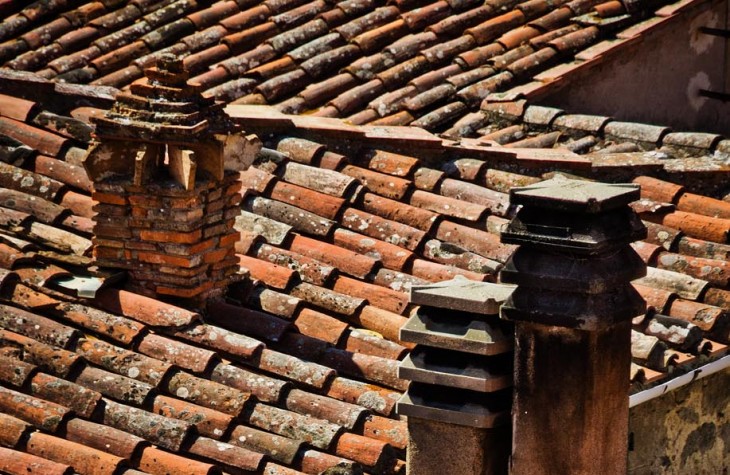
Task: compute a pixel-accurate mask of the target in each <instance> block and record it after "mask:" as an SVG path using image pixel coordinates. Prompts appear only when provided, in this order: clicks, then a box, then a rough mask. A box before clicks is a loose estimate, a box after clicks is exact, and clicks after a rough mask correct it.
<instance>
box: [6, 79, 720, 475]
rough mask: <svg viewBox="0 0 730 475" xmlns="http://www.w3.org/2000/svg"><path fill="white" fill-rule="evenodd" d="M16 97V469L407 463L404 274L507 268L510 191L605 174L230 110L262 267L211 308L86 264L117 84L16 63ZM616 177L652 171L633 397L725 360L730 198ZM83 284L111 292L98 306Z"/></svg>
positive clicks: (255, 264)
mask: <svg viewBox="0 0 730 475" xmlns="http://www.w3.org/2000/svg"><path fill="white" fill-rule="evenodd" d="M31 86H32V87H31ZM3 88H4V89H3V91H4V92H5V93H7V94H12V95H7V94H6V95H3V96H0V99H1V100H2V104H3V107H2V108H1V109H0V114H1V115H2V117H0V127H1V129H0V131H1V133H2V137H3V142H2V147H1V148H0V151H1V152H2V163H0V180H1V182H0V183H1V184H2V186H3V188H2V189H1V193H2V195H3V198H2V202H1V203H0V205H1V206H2V207H0V216H2V220H0V241H1V243H0V266H1V267H2V268H4V269H5V270H3V271H2V272H1V273H0V274H1V275H2V285H1V286H0V290H1V291H2V292H0V293H1V294H2V303H1V304H0V305H1V306H0V342H1V343H0V357H1V358H2V360H3V362H4V363H5V364H3V365H0V366H1V367H2V368H4V370H3V371H0V386H1V387H0V392H1V393H0V445H2V446H3V448H2V449H1V450H3V451H4V452H7V454H8V455H9V456H3V457H0V460H2V461H3V462H1V463H4V464H5V465H3V466H2V467H1V468H2V470H6V471H9V472H11V473H15V472H14V471H17V467H25V466H37V467H41V470H43V471H44V473H55V471H58V473H66V472H65V471H66V470H68V467H69V466H70V467H73V470H74V471H77V472H81V473H96V472H101V473H112V471H113V470H115V469H116V470H118V472H117V473H128V474H130V475H131V474H133V473H139V472H148V473H179V472H180V470H181V468H180V467H185V469H184V471H185V473H198V472H200V473H217V472H219V471H224V472H229V473H234V472H236V470H238V472H244V473H245V472H252V473H267V474H291V473H298V472H304V473H320V472H321V471H323V470H324V469H326V468H328V467H331V466H333V465H337V464H343V465H344V466H350V467H353V466H358V467H363V468H364V470H365V472H368V473H397V472H400V471H402V470H404V450H405V446H406V441H407V436H406V428H405V422H404V421H402V420H399V419H398V417H397V416H396V415H395V414H394V412H393V409H394V406H395V402H396V400H397V399H398V397H399V396H400V394H401V393H402V391H403V390H404V389H405V388H406V384H407V383H406V382H405V381H403V380H401V379H399V378H398V376H397V366H398V363H399V361H400V360H401V359H402V358H404V357H405V355H406V354H407V353H408V351H409V348H410V347H411V345H409V344H406V343H403V342H400V341H399V340H398V330H399V328H400V327H401V325H402V324H403V323H404V322H405V321H406V319H407V317H408V316H409V315H411V314H412V312H413V311H414V310H415V306H414V305H409V303H408V289H409V287H410V286H411V285H412V284H414V283H419V284H420V283H427V282H435V281H442V280H447V279H451V278H452V277H454V276H456V275H462V276H464V277H466V278H468V279H472V280H477V281H494V280H495V279H496V278H497V274H498V271H499V269H500V268H501V266H502V265H503V264H504V263H505V262H506V260H507V259H508V258H509V257H510V255H511V254H512V252H513V250H514V247H513V246H511V245H505V244H501V243H500V241H499V233H500V230H501V228H502V226H503V225H504V224H505V223H506V222H507V220H508V219H509V218H510V217H511V216H512V214H513V212H514V208H513V207H512V206H511V205H510V202H509V194H508V191H509V189H510V188H511V187H512V186H517V185H525V184H530V183H535V182H537V181H540V180H542V179H544V178H546V177H548V176H553V174H554V172H555V171H556V170H560V171H562V172H564V173H567V174H571V175H573V176H583V177H585V178H586V179H592V178H602V179H604V178H605V177H607V176H609V177H610V176H611V174H607V173H606V170H605V169H603V168H602V167H601V166H600V164H599V163H596V162H594V161H592V158H591V157H592V155H588V156H587V157H584V156H579V155H576V154H571V153H566V152H565V151H564V150H560V151H559V152H560V153H555V151H551V150H543V149H535V150H527V149H516V148H513V149H509V148H501V147H498V146H496V145H494V144H489V143H479V141H478V140H463V141H462V143H460V144H459V143H457V142H454V141H451V140H449V139H443V138H439V137H437V136H435V135H431V134H430V133H428V132H425V131H423V130H420V129H415V128H403V127H390V126H352V125H348V124H346V123H343V122H341V121H339V120H335V119H325V118H318V117H302V116H286V115H283V114H281V113H278V112H276V111H272V110H271V109H268V108H262V107H259V106H231V107H229V108H228V109H227V110H228V112H229V114H230V115H231V116H232V117H233V119H234V120H236V121H239V122H240V123H241V124H242V125H244V126H245V128H246V132H247V133H255V134H257V135H258V136H259V137H260V139H261V141H262V142H263V146H264V148H262V150H261V152H260V153H259V154H258V157H257V159H256V161H255V163H254V166H253V167H251V168H250V169H248V170H247V171H246V172H243V173H242V174H241V179H242V181H243V185H244V189H243V191H242V192H241V198H242V199H241V214H240V216H239V218H238V219H237V226H238V228H239V229H240V230H241V231H242V233H241V239H240V241H239V242H238V243H237V244H236V250H237V253H238V258H239V261H240V263H241V266H242V271H243V268H245V272H247V273H248V275H249V277H250V279H248V280H245V281H244V282H243V283H241V284H236V285H235V286H234V287H232V288H231V291H230V293H229V297H230V298H229V300H228V301H227V302H225V303H216V304H213V305H211V306H210V307H209V308H208V310H207V312H206V313H205V314H203V315H201V314H199V313H196V312H194V311H190V310H185V309H183V308H180V307H176V306H173V305H171V304H169V303H164V302H161V301H158V300H154V299H150V298H148V297H143V296H140V295H137V294H134V293H131V292H128V291H124V290H120V285H121V284H120V283H119V282H116V281H115V277H116V276H115V275H113V274H111V275H110V274H109V273H108V271H103V270H99V269H97V268H95V267H94V265H93V264H94V263H93V261H92V259H91V258H90V252H91V244H92V241H91V231H92V222H91V218H92V216H93V213H94V207H95V206H96V205H95V203H94V202H93V201H92V199H91V198H90V189H91V183H90V182H89V180H88V178H87V177H86V175H85V172H84V171H83V168H82V167H81V166H80V159H81V157H83V155H84V151H85V149H86V147H87V146H88V143H89V138H90V133H91V131H92V126H91V125H89V123H88V122H87V119H88V118H89V117H91V116H99V115H100V114H102V113H103V111H104V109H107V108H108V107H109V106H110V104H111V102H112V96H111V94H113V93H114V92H115V91H114V90H112V89H103V88H101V89H100V88H90V87H87V86H73V85H64V84H56V85H54V84H53V83H50V82H47V81H44V80H42V79H39V78H37V77H33V76H28V75H25V74H18V73H10V72H7V71H6V72H3ZM30 90H32V92H31V93H28V91H30ZM21 95H25V97H26V98H25V99H22V98H20V97H15V96H21ZM527 110H528V111H529V110H530V109H527ZM567 117H568V118H569V117H570V116H567ZM522 121H523V122H526V119H524V118H523V119H522ZM515 123H516V124H520V122H519V121H517V122H515ZM609 124H610V123H609ZM512 127H514V126H512ZM517 127H522V128H525V127H527V125H524V123H522V125H517ZM551 127H553V126H551ZM548 133H549V132H548ZM616 169H619V168H618V166H617V167H616ZM612 170H613V169H612ZM620 170H621V173H620V176H621V177H622V178H625V177H627V176H628V179H634V180H635V181H636V182H637V183H640V184H642V200H641V201H640V202H638V203H637V204H636V205H635V209H636V210H637V211H638V212H639V213H640V215H641V217H642V218H643V219H644V220H645V224H646V225H647V227H648V228H649V238H648V239H647V240H646V241H644V242H640V243H638V244H636V246H635V249H636V250H637V252H638V253H639V255H640V256H641V257H642V258H643V259H644V260H645V261H646V262H647V263H648V264H649V266H650V268H649V274H648V276H647V277H646V278H643V279H642V280H641V281H638V282H637V283H636V287H637V289H638V290H639V291H640V292H641V294H642V295H643V296H644V297H645V299H646V300H647V301H648V302H649V305H650V312H649V313H648V314H647V315H645V316H644V315H642V316H637V318H636V319H635V321H634V333H633V345H632V347H633V349H632V353H633V355H632V356H633V361H634V363H633V371H632V381H633V388H634V390H637V389H640V388H642V387H646V386H647V385H651V384H655V383H657V382H660V381H663V380H666V379H667V377H671V376H672V375H675V374H680V373H682V372H685V371H687V370H688V369H690V368H692V367H695V366H697V365H699V364H702V363H704V362H707V361H708V360H710V359H714V358H716V357H718V356H721V355H724V354H726V352H727V346H726V344H727V343H728V341H729V339H728V328H730V327H729V326H728V322H727V318H728V314H727V312H728V310H730V305H729V303H728V302H730V298H729V297H730V286H729V285H728V277H729V276H730V269H728V266H727V262H728V259H727V257H728V251H730V245H728V232H729V231H730V208H729V206H730V205H728V202H726V201H722V200H719V199H714V198H710V197H708V196H703V195H700V194H697V193H694V192H691V191H687V190H686V189H685V188H684V187H683V186H680V185H675V184H673V183H671V182H668V181H663V180H660V179H658V178H654V177H652V176H650V175H652V174H653V175H661V173H659V172H660V171H661V170H657V169H656V168H647V167H645V166H644V164H643V162H637V163H636V164H635V165H634V164H630V163H629V164H623V166H622V167H621V168H620ZM613 171H615V170H613ZM717 173H719V174H720V175H722V174H723V173H722V170H720V171H719V172H717ZM74 276H75V277H74ZM78 277H98V278H108V284H107V286H106V287H104V288H103V289H101V290H99V291H98V292H97V293H96V295H95V296H94V297H93V298H90V297H88V296H87V297H83V296H81V295H88V294H85V293H84V292H83V291H82V290H81V291H78V290H74V289H75V288H77V287H79V285H78V284H79V281H78ZM627 383H628V382H627ZM10 455H12V456H10ZM33 464H37V465H33ZM127 467H128V468H127ZM125 468H126V471H125ZM297 471H298V472H297Z"/></svg>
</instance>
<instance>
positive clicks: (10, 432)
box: [0, 413, 30, 447]
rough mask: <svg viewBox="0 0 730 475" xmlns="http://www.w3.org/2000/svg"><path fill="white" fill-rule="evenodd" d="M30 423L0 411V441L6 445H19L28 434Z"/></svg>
mask: <svg viewBox="0 0 730 475" xmlns="http://www.w3.org/2000/svg"><path fill="white" fill-rule="evenodd" d="M29 431H30V425H29V424H28V423H26V422H24V421H22V420H20V419H17V418H15V417H13V416H9V415H7V414H3V413H0V442H2V445H3V446H5V447H17V446H18V445H19V444H20V442H21V440H22V439H23V438H24V437H25V436H27V435H28V432H29Z"/></svg>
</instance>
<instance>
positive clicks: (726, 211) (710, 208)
mask: <svg viewBox="0 0 730 475" xmlns="http://www.w3.org/2000/svg"><path fill="white" fill-rule="evenodd" d="M676 203H677V209H678V210H680V211H686V212H689V213H697V214H702V215H705V216H711V217H713V218H723V219H730V202H727V201H722V200H717V199H714V198H709V197H706V196H702V195H696V194H694V193H683V194H682V195H680V196H679V199H678V200H677V201H676Z"/></svg>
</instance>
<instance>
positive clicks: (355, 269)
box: [289, 235, 379, 278]
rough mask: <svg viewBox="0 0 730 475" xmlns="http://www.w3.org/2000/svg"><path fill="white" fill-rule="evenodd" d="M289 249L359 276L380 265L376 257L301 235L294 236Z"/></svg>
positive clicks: (363, 275) (364, 275) (361, 276)
mask: <svg viewBox="0 0 730 475" xmlns="http://www.w3.org/2000/svg"><path fill="white" fill-rule="evenodd" d="M289 249H290V250H291V251H293V252H296V253H299V254H303V255H305V256H308V257H311V258H312V259H316V260H318V261H321V262H324V263H325V264H328V265H331V266H333V267H335V268H337V269H339V270H340V272H344V273H345V274H349V275H352V276H355V277H358V278H364V277H366V276H367V275H368V274H370V273H372V272H373V271H374V270H375V268H376V267H377V266H378V265H379V261H378V260H376V259H373V258H370V257H367V256H364V255H362V254H358V253H356V252H352V251H349V250H347V249H343V248H341V247H338V246H334V245H332V244H328V243H325V242H321V241H317V240H315V239H310V238H307V237H304V236H300V235H295V236H294V238H293V239H292V242H291V245H290V247H289Z"/></svg>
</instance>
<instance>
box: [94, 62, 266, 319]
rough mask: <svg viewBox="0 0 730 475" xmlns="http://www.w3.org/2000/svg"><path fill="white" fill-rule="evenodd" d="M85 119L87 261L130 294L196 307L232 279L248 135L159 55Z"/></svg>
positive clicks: (179, 68)
mask: <svg viewBox="0 0 730 475" xmlns="http://www.w3.org/2000/svg"><path fill="white" fill-rule="evenodd" d="M145 75H146V78H144V79H142V80H140V81H137V82H135V83H133V84H132V86H131V91H130V92H129V93H127V92H123V93H120V94H119V95H118V96H117V100H116V103H115V104H114V106H113V108H112V109H111V110H110V111H109V112H108V113H107V114H106V115H105V116H104V117H100V118H96V119H95V120H94V122H95V124H96V131H95V136H94V138H95V140H94V142H93V143H92V145H91V147H90V148H89V151H88V153H87V156H86V158H85V160H84V167H85V168H86V171H87V173H88V175H89V177H90V178H91V179H92V180H93V182H94V192H93V194H92V196H93V198H94V199H95V200H96V201H97V202H98V204H97V205H96V208H95V210H96V211H97V215H96V217H95V226H94V240H93V242H94V257H95V258H96V262H97V264H98V265H99V266H101V267H111V268H121V269H126V270H127V271H128V275H129V281H128V286H129V287H130V288H131V289H133V290H134V291H136V292H139V293H142V294H147V295H152V296H158V297H167V298H173V299H174V298H179V299H185V300H186V302H187V303H188V304H190V305H195V306H201V305H203V304H204V302H205V301H206V300H207V299H209V298H212V297H216V296H220V295H222V294H223V293H224V292H225V289H226V287H227V286H228V285H229V284H230V283H231V282H233V281H234V280H236V278H237V272H238V268H239V266H238V260H237V259H236V257H235V248H234V245H235V243H236V241H237V240H238V239H239V233H238V232H237V231H235V230H234V228H233V224H234V221H235V218H236V216H237V215H238V214H239V213H240V209H239V202H240V194H239V193H240V187H241V183H240V181H239V172H240V171H241V170H244V169H245V168H247V167H248V165H249V164H250V163H251V162H252V161H253V158H254V153H250V152H248V150H250V148H251V147H247V146H246V145H247V139H246V138H245V137H244V136H243V134H242V133H241V130H240V128H238V127H236V126H235V124H233V123H232V122H231V121H230V120H229V118H228V116H227V115H226V114H225V112H224V111H223V109H222V107H223V104H222V103H216V102H215V101H214V99H213V98H210V97H204V96H203V95H202V94H201V87H200V86H199V85H197V84H193V83H189V82H188V73H187V72H186V71H185V70H184V69H183V67H182V61H181V60H179V59H176V58H174V57H165V58H163V59H162V60H160V61H159V62H158V65H157V67H152V68H148V69H146V70H145Z"/></svg>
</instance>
